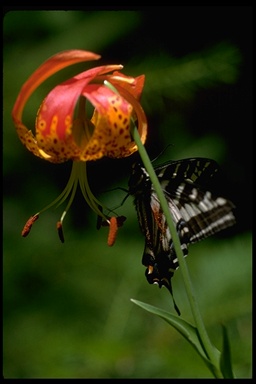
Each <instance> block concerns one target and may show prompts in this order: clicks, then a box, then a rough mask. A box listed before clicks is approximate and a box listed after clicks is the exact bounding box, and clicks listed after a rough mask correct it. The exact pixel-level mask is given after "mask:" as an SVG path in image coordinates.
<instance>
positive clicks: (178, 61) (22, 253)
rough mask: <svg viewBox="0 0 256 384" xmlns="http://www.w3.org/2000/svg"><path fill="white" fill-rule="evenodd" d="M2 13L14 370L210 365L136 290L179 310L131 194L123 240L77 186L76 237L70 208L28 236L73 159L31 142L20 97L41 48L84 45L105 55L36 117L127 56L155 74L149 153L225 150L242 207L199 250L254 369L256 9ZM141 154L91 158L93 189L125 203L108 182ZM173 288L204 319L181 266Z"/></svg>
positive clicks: (210, 287) (228, 177)
mask: <svg viewBox="0 0 256 384" xmlns="http://www.w3.org/2000/svg"><path fill="white" fill-rule="evenodd" d="M4 11H5V12H4V18H3V43H4V46H3V63H4V77H3V79H4V88H3V93H4V107H3V122H4V126H3V176H4V180H3V182H4V184H3V186H4V196H3V197H4V200H3V202H4V221H3V224H4V232H3V233H4V234H3V236H4V376H5V377H7V378H10V377H15V378H24V377H29V378H32V377H33V378H34V377H66V378H68V377H77V378H78V377H83V378H88V377H100V378H105V377H109V378H110V377H111V378H113V377H119V378H126V377H131V378H135V377H141V378H142V377H144V378H145V377H173V378H175V377H198V378H199V377H211V376H210V374H209V372H208V371H207V369H206V367H204V365H203V362H202V361H201V360H200V358H199V357H197V356H194V353H193V352H194V351H193V350H192V349H191V347H190V346H188V345H187V344H186V342H185V341H184V340H181V338H180V336H179V335H177V334H176V333H175V331H174V330H173V329H172V328H170V327H169V326H168V325H167V324H165V323H163V322H162V320H160V319H158V318H155V317H154V316H152V315H150V314H148V313H144V311H142V310H141V309H138V308H137V307H135V306H134V304H132V303H131V302H130V300H129V299H130V298H131V297H133V298H135V299H138V300H141V301H145V302H148V303H150V304H152V305H156V306H159V307H161V308H164V309H166V310H170V311H172V310H173V308H172V307H170V298H169V296H168V293H167V292H166V291H165V290H164V289H162V290H158V289H156V287H155V286H150V285H148V284H147V282H146V279H145V277H144V267H143V266H142V265H141V256H142V252H143V245H144V244H143V242H144V240H143V238H142V235H141V234H140V232H139V229H138V223H137V220H136V212H135V210H134V208H133V203H132V199H131V198H130V199H128V200H127V201H126V202H125V204H124V205H123V206H122V207H120V208H118V213H119V214H120V215H122V214H123V215H125V216H127V221H126V223H125V226H124V227H123V228H122V229H120V231H119V234H118V239H117V243H116V244H115V246H114V247H113V248H108V247H107V245H106V238H107V229H105V228H102V229H101V230H100V231H97V230H96V229H95V223H96V218H95V215H94V214H93V213H92V212H91V211H90V209H88V207H87V206H86V203H85V201H84V200H83V198H82V197H81V196H80V194H79V193H78V194H77V197H76V199H75V201H74V203H73V205H72V207H71V209H70V211H69V213H68V215H67V217H66V219H65V224H64V226H65V228H64V230H65V239H66V242H65V244H64V245H63V244H61V243H60V242H59V239H58V237H57V235H56V230H55V225H56V221H57V220H58V219H59V217H60V215H61V212H62V211H61V208H59V209H58V210H49V211H46V212H45V213H44V214H43V215H42V217H40V220H39V221H38V222H37V223H36V224H35V227H33V229H32V231H31V234H30V235H29V237H28V238H26V239H24V238H21V236H20V232H21V229H22V227H23V225H24V223H25V222H26V220H27V219H28V217H30V216H31V215H32V214H34V213H35V212H37V211H38V210H39V209H41V208H42V207H44V206H46V205H47V204H48V203H50V202H51V201H53V200H54V198H55V197H57V195H58V194H59V193H60V192H61V191H62V189H63V188H64V186H65V183H66V182H67V179H68V177H69V172H70V164H69V163H67V164H61V165H54V164H50V163H49V164H48V163H47V162H44V161H42V160H41V159H37V158H35V157H33V155H32V154H31V153H29V152H28V151H26V149H25V147H23V146H22V144H21V143H20V142H19V139H18V138H17V135H16V132H15V128H14V125H13V123H12V120H11V110H12V107H13V105H14V102H15V100H16V97H17V95H18V93H19V90H20V88H21V86H22V84H23V83H24V82H25V81H26V79H27V78H28V77H29V75H30V74H31V73H32V72H33V71H34V70H35V69H36V68H37V67H38V66H39V65H40V64H41V63H42V62H43V61H44V60H46V59H47V58H48V57H50V56H51V55H53V54H55V53H57V52H59V51H62V50H65V49H85V50H91V51H94V52H95V53H98V54H100V55H101V57H102V58H101V60H100V62H97V63H96V64H95V63H93V62H92V63H88V64H87V63H86V64H78V65H75V66H72V67H71V68H70V69H69V68H68V69H65V70H63V71H61V73H60V74H57V75H55V76H53V77H52V79H49V80H48V81H47V82H46V83H45V85H42V86H41V87H40V88H39V89H38V90H37V91H36V92H35V95H33V97H32V98H31V100H30V101H29V103H28V105H27V107H26V109H25V112H24V118H25V120H26V124H27V126H29V127H31V129H33V126H34V120H35V115H36V111H37V109H38V107H39V105H40V102H41V101H42V99H43V97H45V95H46V94H47V92H49V90H50V89H51V87H53V86H54V85H56V84H57V83H58V82H61V81H64V80H65V79H67V78H69V77H70V76H73V75H75V74H76V73H78V72H80V71H82V70H85V69H86V68H87V67H88V68H90V66H93V65H101V64H102V63H107V64H119V63H121V64H123V65H124V69H123V72H124V73H125V74H127V75H131V76H137V75H140V74H142V73H144V74H145V75H146V83H145V89H144V92H143V97H142V100H141V103H142V105H143V108H144V110H145V112H146V114H147V118H148V126H149V131H148V138H147V142H146V148H147V151H148V153H149V155H150V158H151V159H155V158H157V160H156V161H155V163H156V164H159V163H162V162H165V161H167V160H170V159H172V160H176V159H180V158H185V157H194V156H203V157H210V158H213V159H215V160H216V161H218V163H219V164H220V166H221V169H222V178H221V181H220V182H219V183H218V185H217V186H216V188H217V189H218V190H219V193H220V194H223V195H224V196H226V197H228V198H230V199H231V200H232V201H233V202H234V203H235V205H236V217H237V224H236V226H234V227H233V228H232V229H230V230H228V231H225V232H223V233H221V234H219V235H218V236H215V237H214V238H213V239H209V240H208V239H207V240H205V241H204V242H202V243H200V244H198V245H194V246H192V247H191V249H190V254H189V257H188V259H187V261H188V265H189V268H190V269H191V275H192V280H193V283H194V284H195V289H196V292H197V293H198V300H199V303H200V307H201V309H202V314H203V317H204V318H205V322H206V326H207V328H208V329H209V332H210V333H211V336H212V338H213V342H214V343H215V344H217V345H216V346H217V347H220V343H221V341H220V340H221V338H220V333H221V332H220V326H219V324H220V322H222V321H223V322H224V323H225V324H226V325H227V326H228V328H229V329H230V333H231V346H232V348H233V349H232V351H233V359H234V368H235V371H236V374H237V376H238V377H250V375H251V228H252V7H250V6H169V7H163V6H159V7H144V8H133V9H131V8H129V9H125V8H122V9H114V8H107V7H106V8H105V9H103V8H99V9H95V8H89V7H85V8H84V9H81V10H57V9H55V10H54V9H52V10H25V9H23V10H21V9H17V8H15V9H12V10H8V12H7V9H4ZM163 150H164V152H163V153H162V151H163ZM135 158H136V155H134V156H131V157H130V158H127V159H122V160H110V159H102V160H100V161H97V162H94V163H90V164H88V170H89V179H90V186H91V189H92V190H93V191H94V193H95V195H96V196H98V197H99V198H100V200H102V201H104V202H105V203H106V204H107V205H108V206H110V207H115V206H118V205H120V204H121V202H122V200H123V198H124V195H125V193H124V192H122V191H120V190H116V191H112V192H109V190H110V189H112V188H116V187H123V188H127V182H128V177H129V172H130V167H131V164H132V162H133V161H134V159H135ZM62 209H64V206H63V208H62ZM173 285H174V292H175V296H176V301H178V303H179V307H181V308H180V309H181V311H182V315H183V313H184V318H185V319H188V320H189V321H191V322H193V319H192V318H191V319H190V317H191V314H190V311H189V307H188V304H187V302H186V297H185V293H184V287H183V285H182V281H181V277H180V275H179V272H178V271H177V273H176V274H175V277H174V282H173Z"/></svg>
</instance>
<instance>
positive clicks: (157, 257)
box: [129, 158, 235, 313]
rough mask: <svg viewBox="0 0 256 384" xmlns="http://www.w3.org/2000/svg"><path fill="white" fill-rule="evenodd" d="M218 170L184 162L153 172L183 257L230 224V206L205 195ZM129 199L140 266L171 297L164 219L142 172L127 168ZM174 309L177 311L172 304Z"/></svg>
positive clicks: (200, 161)
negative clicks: (140, 241) (139, 240)
mask: <svg viewBox="0 0 256 384" xmlns="http://www.w3.org/2000/svg"><path fill="white" fill-rule="evenodd" d="M218 170H219V167H218V164H217V163H216V162H215V161H214V160H210V159H206V158H188V159H183V160H178V161H173V162H169V163H166V164H164V165H161V166H158V167H156V168H155V172H156V175H157V177H158V179H159V181H160V184H161V187H162V189H163V191H164V195H165V197H166V199H167V202H168V206H169V209H170V212H171V216H172V218H173V220H174V223H175V225H176V230H177V233H178V235H179V239H180V243H181V248H182V251H183V254H184V256H186V255H187V254H188V245H189V244H192V243H196V242H197V241H199V240H202V239H204V238H206V237H208V236H211V235H213V234H215V233H217V232H219V231H221V230H223V229H225V228H228V227H230V226H232V225H233V224H234V223H235V217H234V214H233V209H234V208H235V207H234V205H233V203H232V202H231V201H229V200H227V199H225V198H224V197H220V196H215V195H214V194H212V193H211V191H209V190H208V189H207V186H208V184H211V183H210V181H211V180H212V179H213V177H214V175H215V174H216V173H217V172H218ZM129 194H130V195H133V196H134V203H135V207H136V210H137V215H138V221H139V225H140V228H141V231H142V233H143V234H144V236H145V249H144V253H143V257H142V264H143V265H145V266H146V267H147V269H146V272H145V274H146V278H147V280H148V282H149V283H150V284H158V285H159V287H160V288H161V287H162V286H165V287H167V288H168V290H169V291H170V293H171V294H172V286H171V278H172V276H173V274H174V271H175V270H176V269H177V268H178V267H179V263H178V259H177V256H176V253H175V250H174V246H173V242H172V237H171V233H170V230H169V227H168V225H167V221H166V218H165V215H164V214H163V211H162V208H161V206H160V203H159V199H158V197H157V194H156V192H155V190H154V188H153V186H152V182H151V180H150V178H149V175H148V173H147V171H146V169H145V168H143V167H142V166H141V165H140V164H139V163H135V164H134V165H133V169H132V174H131V177H130V180H129ZM174 305H175V308H176V310H177V312H178V313H179V310H178V308H177V306H176V304H175V302H174Z"/></svg>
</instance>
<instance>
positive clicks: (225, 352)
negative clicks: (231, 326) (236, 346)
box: [220, 325, 235, 379]
mask: <svg viewBox="0 0 256 384" xmlns="http://www.w3.org/2000/svg"><path fill="white" fill-rule="evenodd" d="M222 330H223V333H222V336H223V344H222V352H221V356H220V369H221V372H222V374H223V376H224V378H225V379H234V378H235V377H234V374H233V370H232V362H231V349H230V343H229V338H228V332H227V329H226V327H225V326H224V325H223V326H222Z"/></svg>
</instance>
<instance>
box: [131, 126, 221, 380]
mask: <svg viewBox="0 0 256 384" xmlns="http://www.w3.org/2000/svg"><path fill="white" fill-rule="evenodd" d="M131 133H132V136H133V139H134V141H135V143H136V144H137V146H138V150H139V153H140V156H141V159H142V161H143V164H144V166H145V168H146V170H147V172H148V174H149V177H150V179H151V181H152V184H153V186H154V189H155V191H156V193H157V196H158V198H159V201H160V205H161V207H162V209H163V212H164V215H165V217H166V220H167V223H168V226H169V229H170V232H171V236H172V241H173V245H174V249H175V252H176V255H177V258H178V261H179V267H180V270H181V273H182V276H183V279H184V285H185V289H186V292H187V296H188V300H189V303H190V307H191V311H192V314H193V317H194V320H195V324H196V328H197V330H198V334H199V338H200V342H201V344H202V346H203V348H204V350H205V353H206V355H207V357H208V359H209V360H210V361H211V363H212V373H213V374H214V376H215V377H216V378H223V375H222V374H221V371H220V368H219V358H218V357H216V350H215V348H214V347H213V345H212V343H211V341H210V339H209V336H208V334H207V331H206V329H205V326H204V322H203V319H202V316H201V313H200V310H199V306H198V303H197V300H196V297H195V294H194V292H193V287H192V283H191V279H190V276H189V272H188V268H187V264H186V262H185V260H184V255H183V252H182V249H181V244H180V239H179V236H178V234H177V231H176V228H175V225H174V222H173V220H172V217H171V213H170V210H169V208H168V205H167V201H166V198H165V196H164V193H163V191H162V188H161V185H160V183H159V180H158V177H157V176H156V174H155V171H154V168H153V166H152V164H151V161H150V159H149V157H148V154H147V152H146V150H145V147H144V145H143V144H142V142H141V140H140V136H139V133H138V131H137V129H136V127H132V128H131Z"/></svg>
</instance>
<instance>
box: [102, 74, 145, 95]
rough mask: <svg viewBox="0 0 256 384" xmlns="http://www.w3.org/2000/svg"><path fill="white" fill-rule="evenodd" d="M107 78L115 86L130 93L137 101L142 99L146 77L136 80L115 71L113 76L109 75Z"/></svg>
mask: <svg viewBox="0 0 256 384" xmlns="http://www.w3.org/2000/svg"><path fill="white" fill-rule="evenodd" d="M106 77H107V80H108V81H109V82H110V83H112V84H113V85H114V86H116V85H117V86H120V87H122V88H123V89H126V90H127V91H129V92H130V93H131V94H132V95H133V96H134V97H135V98H136V99H137V100H139V99H140V97H141V94H142V91H143V87H144V83H145V75H140V76H137V77H135V78H134V77H131V76H126V75H124V74H123V73H120V72H118V71H115V72H114V73H113V75H108V76H106Z"/></svg>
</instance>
